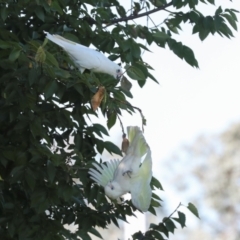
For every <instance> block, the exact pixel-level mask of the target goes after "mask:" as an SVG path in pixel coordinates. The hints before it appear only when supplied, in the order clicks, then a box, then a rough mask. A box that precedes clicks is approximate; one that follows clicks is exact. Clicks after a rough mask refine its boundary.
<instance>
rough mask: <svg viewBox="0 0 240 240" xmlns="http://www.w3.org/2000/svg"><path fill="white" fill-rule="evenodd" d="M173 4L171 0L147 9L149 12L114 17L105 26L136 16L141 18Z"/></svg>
mask: <svg viewBox="0 0 240 240" xmlns="http://www.w3.org/2000/svg"><path fill="white" fill-rule="evenodd" d="M172 4H173V2H172V1H171V2H169V3H167V4H165V5H163V6H161V7H157V8H154V9H152V10H150V11H147V12H144V13H141V14H138V15H132V14H131V15H130V16H128V17H123V18H117V19H113V20H111V21H110V22H108V23H107V22H105V23H106V24H107V25H106V26H105V28H106V27H109V26H111V25H113V24H115V23H119V22H124V21H128V20H133V19H136V18H141V17H144V16H148V15H150V14H152V13H155V12H158V11H161V10H164V9H165V8H167V7H169V6H171V5H172Z"/></svg>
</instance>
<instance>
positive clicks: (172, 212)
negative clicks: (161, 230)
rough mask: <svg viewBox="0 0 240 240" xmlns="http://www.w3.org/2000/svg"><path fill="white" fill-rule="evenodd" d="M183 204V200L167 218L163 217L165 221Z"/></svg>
mask: <svg viewBox="0 0 240 240" xmlns="http://www.w3.org/2000/svg"><path fill="white" fill-rule="evenodd" d="M181 206H182V204H181V202H180V203H179V204H178V206H177V207H176V209H175V210H174V211H173V212H172V213H171V214H170V215H169V216H168V217H166V218H164V219H163V222H166V221H167V219H170V218H171V216H172V215H173V214H174V213H175V212H176V211H177V210H178V209H179V208H180V207H181Z"/></svg>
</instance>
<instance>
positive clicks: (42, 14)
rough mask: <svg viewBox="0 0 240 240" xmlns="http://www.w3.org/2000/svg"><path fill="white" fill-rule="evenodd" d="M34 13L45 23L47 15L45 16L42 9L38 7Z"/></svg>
mask: <svg viewBox="0 0 240 240" xmlns="http://www.w3.org/2000/svg"><path fill="white" fill-rule="evenodd" d="M34 12H35V14H36V15H37V17H38V18H39V19H40V20H42V21H43V22H44V19H45V15H44V11H43V9H42V7H41V6H37V7H36V9H35V11H34Z"/></svg>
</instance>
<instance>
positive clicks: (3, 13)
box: [0, 6, 8, 22]
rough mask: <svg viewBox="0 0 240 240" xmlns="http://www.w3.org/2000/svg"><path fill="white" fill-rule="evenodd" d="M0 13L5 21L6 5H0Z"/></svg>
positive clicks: (6, 14)
mask: <svg viewBox="0 0 240 240" xmlns="http://www.w3.org/2000/svg"><path fill="white" fill-rule="evenodd" d="M0 14H1V18H2V20H3V21H4V22H5V20H6V19H7V16H8V8H7V7H6V6H5V7H4V6H1V11H0Z"/></svg>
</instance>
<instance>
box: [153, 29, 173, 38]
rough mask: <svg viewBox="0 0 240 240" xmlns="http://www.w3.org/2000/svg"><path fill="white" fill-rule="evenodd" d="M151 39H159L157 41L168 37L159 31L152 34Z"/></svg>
mask: <svg viewBox="0 0 240 240" xmlns="http://www.w3.org/2000/svg"><path fill="white" fill-rule="evenodd" d="M153 37H154V38H155V39H159V40H162V39H168V38H170V36H169V35H168V34H167V33H165V32H160V31H158V32H156V33H153Z"/></svg>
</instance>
